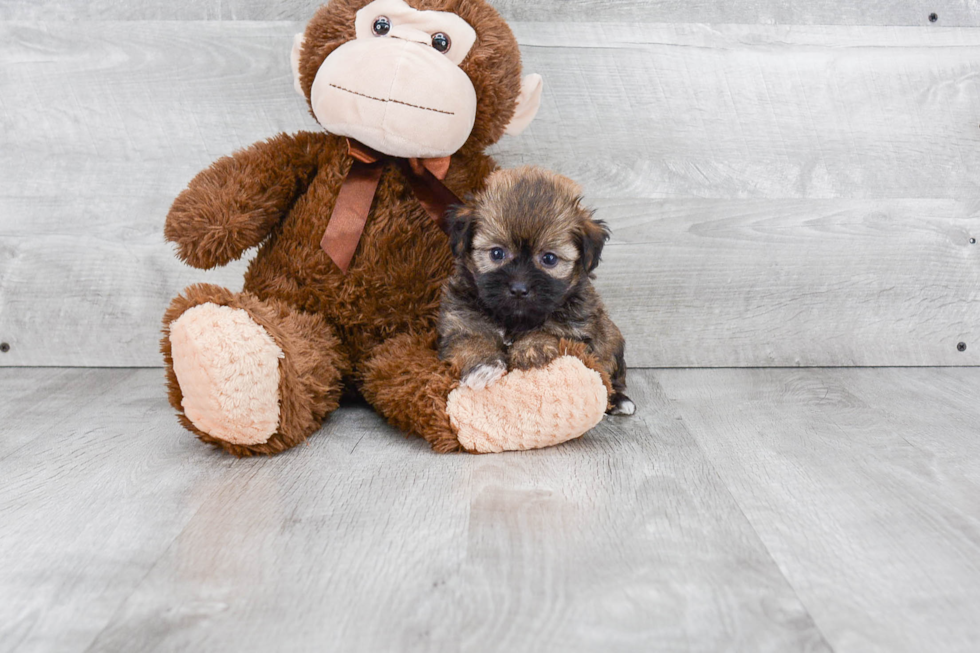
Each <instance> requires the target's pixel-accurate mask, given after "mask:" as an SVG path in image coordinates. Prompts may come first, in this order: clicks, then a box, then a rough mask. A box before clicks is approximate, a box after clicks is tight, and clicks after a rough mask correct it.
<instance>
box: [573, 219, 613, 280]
mask: <svg viewBox="0 0 980 653" xmlns="http://www.w3.org/2000/svg"><path fill="white" fill-rule="evenodd" d="M609 235H610V234H609V227H607V226H606V223H605V222H603V221H602V220H591V219H590V220H586V221H585V224H584V225H583V227H582V232H581V234H579V236H580V238H581V242H580V243H579V249H580V251H581V252H582V258H581V261H582V267H583V268H584V269H585V271H586V272H592V271H593V270H595V269H596V267H597V266H598V265H599V259H600V258H601V257H602V248H603V247H604V246H605V244H606V241H607V240H609Z"/></svg>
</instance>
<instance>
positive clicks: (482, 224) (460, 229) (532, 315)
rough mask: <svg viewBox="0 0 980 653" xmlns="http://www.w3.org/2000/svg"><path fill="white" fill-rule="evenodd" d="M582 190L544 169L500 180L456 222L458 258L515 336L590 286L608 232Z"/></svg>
mask: <svg viewBox="0 0 980 653" xmlns="http://www.w3.org/2000/svg"><path fill="white" fill-rule="evenodd" d="M580 196H581V189H579V187H578V186H577V185H576V184H575V183H574V182H572V181H571V180H569V179H567V178H565V177H562V176H560V175H556V174H554V173H551V172H547V171H545V170H540V169H536V168H522V169H518V170H507V171H500V172H497V173H494V174H493V175H492V176H491V177H490V179H489V181H488V186H487V189H486V190H485V191H484V192H483V193H481V194H480V195H479V196H477V197H476V198H474V200H473V201H472V202H471V203H469V204H468V205H467V206H466V207H464V208H463V209H461V210H460V211H458V212H457V213H456V215H455V216H454V218H453V224H452V227H453V230H452V234H451V238H452V244H453V251H454V253H455V254H456V256H457V257H458V258H459V259H460V260H461V261H462V263H463V268H464V270H465V271H466V273H468V274H470V275H471V276H472V278H473V281H474V285H475V286H476V289H477V293H478V295H479V299H480V303H481V304H482V305H483V307H484V309H485V310H486V311H487V312H488V313H489V314H490V315H491V316H492V317H493V318H494V319H495V320H496V321H497V322H498V323H500V324H502V325H503V326H505V327H506V328H507V329H508V330H510V331H527V330H531V329H535V328H538V327H540V326H541V325H542V324H544V322H545V321H546V320H547V319H548V317H549V316H551V315H552V314H553V313H554V312H555V311H556V310H557V309H558V308H559V307H561V306H562V305H563V304H564V303H565V301H566V300H567V299H568V297H569V296H570V294H571V292H572V290H573V289H574V288H575V287H576V286H577V285H579V284H580V283H582V282H583V281H584V280H587V279H588V275H589V273H590V272H591V271H592V270H593V269H595V266H596V265H598V263H599V256H600V254H601V252H602V247H603V245H604V243H605V241H606V239H607V238H608V237H609V233H608V231H607V230H606V228H605V225H603V224H602V223H601V222H599V221H596V220H593V219H592V213H591V211H589V210H587V209H585V208H583V207H582V206H581V200H580Z"/></svg>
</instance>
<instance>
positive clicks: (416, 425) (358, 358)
mask: <svg viewBox="0 0 980 653" xmlns="http://www.w3.org/2000/svg"><path fill="white" fill-rule="evenodd" d="M365 4H367V2H366V0H334V1H333V2H331V3H330V4H328V5H326V6H325V7H322V8H321V9H320V10H319V11H318V12H317V13H316V15H315V16H314V17H313V19H312V20H311V21H310V23H309V25H308V27H307V30H306V34H305V39H304V42H303V46H302V48H301V51H300V56H299V70H300V78H301V84H300V86H301V87H302V88H303V91H304V93H306V95H307V98H309V92H310V85H311V84H312V82H313V79H314V77H315V75H316V71H317V70H318V68H319V66H320V64H321V63H322V62H323V60H324V59H325V58H326V56H327V55H328V54H329V53H330V52H331V51H333V49H335V48H336V47H338V46H339V45H341V44H342V43H344V42H346V41H348V40H349V39H351V38H353V37H354V16H355V13H356V12H357V10H358V9H360V8H361V7H362V6H364V5H365ZM409 4H410V5H412V6H413V7H415V8H416V9H436V10H442V11H453V12H455V13H457V14H459V15H460V16H461V17H462V18H463V19H464V20H466V21H467V22H468V23H469V24H470V25H471V26H472V27H473V28H474V29H475V30H476V32H477V35H478V40H477V43H476V44H475V45H474V46H473V48H472V50H471V51H470V53H469V54H468V55H467V57H466V59H465V60H464V61H463V62H462V64H461V68H462V69H463V71H464V72H466V74H467V75H468V76H469V77H470V79H471V81H472V82H473V85H474V88H475V89H476V92H477V97H478V109H477V117H476V125H475V127H474V129H473V132H472V133H471V134H470V137H469V139H468V140H467V141H466V144H465V145H464V146H463V148H462V149H461V150H460V151H459V152H457V153H456V154H455V155H454V156H453V157H452V164H451V166H450V169H449V174H448V176H447V177H446V179H445V184H446V185H447V186H448V187H449V188H450V189H451V190H453V191H454V192H455V193H456V194H457V195H459V196H465V195H467V194H470V193H473V192H476V191H478V190H480V189H482V187H483V184H484V180H485V179H486V177H487V176H488V175H489V174H490V172H491V171H492V170H493V169H494V167H495V166H494V163H493V161H492V160H491V159H490V158H489V157H487V156H486V155H484V154H483V150H484V148H486V147H487V146H488V145H490V144H492V143H493V142H495V141H496V140H497V139H499V138H500V137H501V136H502V135H503V133H504V130H505V129H506V127H507V124H508V122H509V120H510V118H511V117H512V116H513V114H514V111H515V105H516V100H517V97H518V95H519V93H520V90H521V77H520V72H521V64H520V54H519V50H518V47H517V42H516V40H515V39H514V37H513V35H512V33H511V32H510V29H509V27H508V26H507V24H506V23H505V22H504V21H503V19H501V18H500V16H499V15H498V14H497V13H496V11H494V10H493V9H492V8H491V7H490V6H489V5H488V4H486V3H485V2H483V1H482V0H438V1H436V0H411V1H410V2H409ZM244 110H247V108H246V109H244ZM350 165H351V159H350V157H349V156H348V154H347V147H346V141H345V140H344V139H343V138H340V137H337V136H333V135H330V134H326V133H299V134H295V135H286V134H280V135H278V136H275V137H274V138H271V139H269V140H268V141H265V142H260V143H257V144H255V145H252V146H251V147H248V148H246V149H244V150H241V151H239V152H237V153H235V154H234V155H232V156H227V157H223V158H221V159H219V160H218V161H216V162H215V163H214V164H213V165H212V166H211V167H210V168H208V169H207V170H205V171H203V172H201V173H200V174H199V175H198V176H197V177H195V178H194V179H193V180H192V181H191V182H190V184H189V186H188V188H187V189H186V190H185V191H183V192H182V193H181V194H180V196H179V197H178V198H177V199H176V201H175V202H174V205H173V207H172V209H171V211H170V213H169V215H168V216H167V222H166V228H165V235H166V237H167V239H168V240H169V241H171V242H173V243H175V244H176V247H177V254H178V256H180V258H181V259H183V260H184V261H185V262H187V263H188V264H190V265H192V266H195V267H199V268H204V269H206V268H212V267H215V266H220V265H224V264H226V263H228V262H229V261H232V260H234V259H237V258H239V257H240V256H242V255H243V254H244V253H245V251H246V250H247V249H249V248H251V247H256V246H258V248H259V249H258V252H257V254H256V255H255V258H254V260H253V261H252V263H251V265H250V267H249V270H248V272H247V274H246V277H245V285H244V290H243V292H241V293H232V292H230V291H228V290H225V289H223V288H219V287H216V286H212V285H206V284H202V285H197V286H192V287H190V288H188V289H187V290H186V291H185V293H184V294H183V295H181V296H179V297H177V298H176V299H175V300H174V301H173V302H172V304H171V306H170V308H169V309H168V310H167V312H166V315H165V316H164V319H163V323H164V334H163V339H162V341H161V349H162V351H163V354H164V361H165V364H166V367H167V377H168V382H169V388H170V402H171V404H172V405H173V406H174V408H175V409H177V411H178V412H179V413H180V419H181V422H182V423H183V425H184V426H185V427H186V428H188V429H189V430H191V431H193V432H194V433H196V434H197V435H198V436H199V437H200V438H201V439H202V440H204V441H205V442H208V443H210V444H214V445H216V446H219V447H222V448H223V449H225V450H227V451H229V452H230V453H233V454H235V455H238V456H247V455H252V454H271V453H277V452H280V451H283V450H284V449H287V448H289V447H292V446H295V445H296V444H298V443H300V442H302V441H303V440H305V439H306V438H307V437H308V436H309V435H310V434H312V433H313V432H314V431H316V430H317V429H318V428H319V427H320V425H321V423H322V421H323V419H324V418H325V417H326V415H327V414H329V412H330V411H332V410H334V409H335V408H336V407H337V405H338V401H339V398H340V396H341V394H342V391H343V390H344V388H345V386H353V387H355V388H357V389H359V390H360V391H361V392H362V393H363V394H364V396H365V397H366V398H367V399H368V400H369V401H370V402H371V403H372V404H373V405H374V406H375V407H376V408H377V409H378V410H379V412H381V413H382V414H383V415H384V416H385V417H386V418H387V419H388V420H389V421H390V422H391V423H392V424H395V425H396V426H398V427H399V428H401V429H403V430H405V431H407V432H409V433H414V434H417V435H421V436H423V437H425V438H426V439H427V440H428V441H429V442H430V443H432V446H433V447H434V448H435V449H436V450H437V451H453V450H458V449H459V448H460V445H459V442H458V440H457V438H456V436H455V433H454V431H453V429H452V427H451V425H450V423H449V417H448V415H447V412H446V399H447V397H448V395H449V392H450V390H451V389H452V388H453V387H454V386H455V385H456V383H457V382H458V381H457V379H458V376H456V374H457V373H456V371H454V370H453V369H452V368H451V366H449V365H447V364H445V363H442V362H440V361H439V360H438V357H437V355H436V353H435V345H434V343H435V338H436V335H435V325H436V320H437V313H438V307H439V300H440V287H441V285H442V283H443V281H444V280H445V279H446V277H447V276H448V275H449V273H450V271H451V270H452V267H453V262H452V254H451V252H450V249H449V244H448V241H447V239H446V236H445V234H443V233H442V231H440V229H439V228H438V227H437V226H436V225H435V224H434V223H433V222H432V220H431V219H430V217H429V216H428V215H427V214H426V212H425V211H424V210H423V209H422V207H421V206H420V205H419V203H418V200H417V199H416V198H415V196H414V194H413V192H412V190H411V188H410V187H409V185H408V183H407V181H406V180H405V179H404V178H403V177H402V175H401V173H400V172H399V171H398V169H397V168H396V167H394V166H388V167H387V168H386V169H385V171H384V173H383V175H382V178H381V181H380V184H379V186H378V190H377V194H376V196H375V201H374V205H373V208H372V210H371V214H370V215H369V218H368V222H367V225H366V227H365V229H364V233H363V235H362V237H361V241H360V244H359V246H358V249H357V252H356V254H355V256H354V259H353V262H352V264H351V267H350V269H349V271H348V273H347V274H346V275H345V274H342V273H341V272H340V271H339V270H338V269H337V268H336V266H335V265H334V264H333V263H332V261H330V259H329V258H328V257H327V255H326V254H325V253H324V252H323V251H322V250H321V249H320V240H321V238H322V236H323V233H324V231H325V229H326V225H327V222H328V220H329V216H330V214H331V211H332V209H333V205H334V200H335V199H336V197H337V193H338V190H339V189H340V186H341V184H342V182H343V180H344V177H345V175H346V173H347V170H348V168H349V167H350ZM206 303H211V304H214V305H216V306H228V307H231V308H234V309H241V310H242V311H244V312H245V313H246V314H247V315H248V316H249V318H250V319H251V320H252V321H253V322H254V323H255V324H256V325H258V326H259V327H261V328H262V329H264V330H265V331H266V332H267V333H268V334H269V336H270V337H271V338H272V341H273V342H274V343H275V345H276V346H277V347H278V348H279V349H280V350H281V351H282V353H283V358H282V359H280V362H279V367H280V369H279V372H280V379H279V388H278V393H277V394H278V397H279V402H280V416H279V426H278V428H277V430H276V432H275V433H273V434H272V435H271V436H270V437H269V438H268V440H267V441H266V442H262V443H256V444H243V443H235V442H230V441H228V440H224V439H222V438H220V437H215V435H214V434H212V433H207V432H205V431H204V430H202V429H200V428H198V427H196V426H195V425H194V423H193V422H192V421H191V420H190V419H189V418H188V417H187V416H186V415H185V414H184V413H183V406H182V402H183V393H182V390H181V385H180V383H179V381H178V378H177V375H176V374H175V372H174V368H173V356H172V343H171V339H170V336H171V333H170V328H171V324H173V323H174V322H175V321H177V320H178V319H179V318H180V317H181V315H183V313H184V312H185V311H187V310H188V309H191V308H193V307H195V306H199V305H202V304H206ZM242 364H248V362H247V361H245V362H242Z"/></svg>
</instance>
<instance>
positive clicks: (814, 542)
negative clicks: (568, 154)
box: [0, 368, 980, 653]
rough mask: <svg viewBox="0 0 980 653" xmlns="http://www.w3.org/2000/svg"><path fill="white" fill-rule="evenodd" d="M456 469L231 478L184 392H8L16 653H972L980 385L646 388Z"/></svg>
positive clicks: (342, 467)
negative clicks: (598, 418)
mask: <svg viewBox="0 0 980 653" xmlns="http://www.w3.org/2000/svg"><path fill="white" fill-rule="evenodd" d="M630 381H631V386H632V388H633V392H632V393H631V394H633V395H634V397H635V398H636V399H637V403H638V404H639V412H638V414H637V416H636V417H634V418H611V419H607V420H606V421H605V422H604V423H603V424H602V425H600V427H598V428H597V429H596V430H595V431H593V432H592V433H590V434H589V435H587V436H586V437H585V438H583V439H581V440H579V441H576V442H573V443H569V444H567V445H565V446H562V447H558V448H555V449H551V450H545V451H539V452H531V453H523V454H505V455H488V456H468V455H451V456H439V455H435V454H433V453H430V451H429V450H428V448H427V447H426V446H424V445H423V444H422V443H421V442H419V441H417V440H406V439H403V438H402V437H400V436H399V435H398V434H397V433H396V432H394V431H393V430H392V429H390V428H388V427H387V426H385V425H384V424H383V422H382V421H381V420H380V419H379V418H378V417H377V416H376V415H375V414H374V413H372V412H371V411H370V410H369V409H367V408H365V407H359V406H354V407H345V408H343V409H341V410H340V411H339V412H338V413H336V414H335V415H334V416H333V417H331V419H330V420H329V422H328V424H327V426H326V427H325V428H324V430H323V431H322V432H321V433H319V434H318V435H317V436H316V437H314V438H313V439H312V440H311V441H310V443H309V446H304V447H298V448H296V449H294V450H292V451H290V452H288V453H286V454H284V455H281V456H279V457H276V458H263V459H253V460H235V459H233V458H230V457H227V456H225V455H222V454H219V453H217V452H215V451H212V450H211V449H209V448H207V447H205V446H204V445H202V444H200V443H198V442H197V441H196V440H195V439H194V438H192V437H191V436H190V435H189V434H188V433H186V432H184V431H183V430H182V429H180V428H179V426H178V425H177V421H176V419H175V417H174V415H173V413H172V411H171V409H170V408H169V406H168V405H167V404H166V401H165V399H164V396H165V393H164V392H163V388H162V383H163V381H162V371H161V370H156V369H143V370H92V369H89V370H80V369H38V368H34V369H0V397H3V401H2V402H0V651H86V650H91V651H127V652H131V651H187V650H196V651H235V652H236V653H237V652H239V651H279V650H283V651H286V650H288V651H299V650H323V651H535V652H537V651H651V650H663V651H674V650H677V651H711V652H713V651H726V650H745V651H779V652H784V651H796V650H807V651H822V650H834V651H839V652H842V651H855V652H857V651H860V652H867V651H976V650H978V643H980V619H978V616H980V410H978V408H977V403H978V399H980V369H977V368H972V369H971V368H945V369H939V368H919V369H782V370H780V369H747V370H670V371H665V370H652V371H637V372H633V373H632V376H631V379H630Z"/></svg>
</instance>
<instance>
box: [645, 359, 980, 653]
mask: <svg viewBox="0 0 980 653" xmlns="http://www.w3.org/2000/svg"><path fill="white" fill-rule="evenodd" d="M653 378H654V379H656V380H658V381H659V383H660V384H661V385H662V387H663V388H664V390H665V392H666V397H667V399H666V400H667V401H669V402H670V404H671V407H672V410H676V411H677V413H676V414H677V415H678V416H679V417H680V418H682V419H683V423H684V424H685V425H686V426H687V427H688V428H690V429H691V432H692V433H693V434H694V436H695V437H696V439H697V441H698V443H699V445H700V446H701V447H702V449H703V450H704V451H705V452H706V454H707V456H708V458H709V460H710V461H711V464H712V465H713V466H714V468H715V469H717V470H718V472H719V474H721V476H722V478H724V479H725V482H726V484H727V486H728V488H729V489H730V490H731V492H732V495H733V496H734V497H735V500H736V501H737V502H738V504H739V506H740V507H741V508H742V510H743V511H744V512H745V515H746V517H747V518H748V519H749V521H750V522H751V523H752V524H753V526H755V528H756V530H757V531H758V532H759V534H760V536H761V537H762V539H763V541H764V542H765V543H766V546H767V548H768V549H769V551H770V552H771V553H772V555H773V558H774V559H775V561H776V563H777V564H778V565H779V567H780V569H782V570H783V572H784V573H785V574H786V576H787V578H788V579H789V581H790V583H791V584H792V585H793V587H794V589H795V590H796V592H797V595H798V596H799V598H800V600H801V601H802V602H803V604H804V605H805V606H806V607H807V609H808V610H809V612H810V614H812V615H813V618H814V620H815V621H816V623H817V626H818V627H819V628H820V630H821V632H823V634H824V635H825V636H826V637H827V640H828V642H829V643H830V645H831V646H832V647H833V649H834V650H835V651H837V652H838V653H847V652H851V651H855V652H857V651H861V652H863V651H892V652H894V651H925V650H929V651H973V650H976V643H977V641H980V624H978V622H977V620H976V615H977V613H978V610H980V564H978V561H980V476H978V475H977V469H978V466H977V462H978V459H980V443H978V440H977V437H976V436H977V433H980V413H978V411H977V408H976V403H977V397H980V373H978V372H977V371H976V370H975V369H957V370H935V369H918V370H894V369H891V370H807V371H793V370H737V371H735V370H712V371H696V370H689V371H663V372H657V373H654V374H653Z"/></svg>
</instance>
